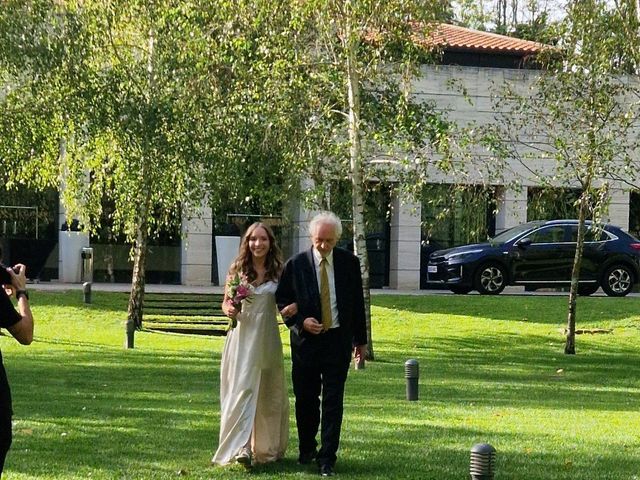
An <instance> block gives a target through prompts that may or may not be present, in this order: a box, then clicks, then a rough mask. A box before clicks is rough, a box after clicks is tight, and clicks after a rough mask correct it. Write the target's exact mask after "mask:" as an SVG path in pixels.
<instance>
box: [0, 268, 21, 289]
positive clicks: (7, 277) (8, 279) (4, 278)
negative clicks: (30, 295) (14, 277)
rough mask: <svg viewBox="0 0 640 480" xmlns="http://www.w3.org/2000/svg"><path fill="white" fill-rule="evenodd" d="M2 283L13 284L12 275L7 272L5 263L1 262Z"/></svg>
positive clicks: (0, 281) (0, 278)
mask: <svg viewBox="0 0 640 480" xmlns="http://www.w3.org/2000/svg"><path fill="white" fill-rule="evenodd" d="M13 271H14V272H15V273H18V272H16V270H15V269H13ZM0 285H11V275H10V274H9V272H7V266H6V265H5V264H4V263H0Z"/></svg>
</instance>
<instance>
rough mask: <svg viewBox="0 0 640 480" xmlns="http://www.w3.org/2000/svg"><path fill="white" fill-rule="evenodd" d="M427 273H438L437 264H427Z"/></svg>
mask: <svg viewBox="0 0 640 480" xmlns="http://www.w3.org/2000/svg"><path fill="white" fill-rule="evenodd" d="M427 273H438V266H437V265H427Z"/></svg>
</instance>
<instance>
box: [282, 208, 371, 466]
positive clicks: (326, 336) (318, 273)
mask: <svg viewBox="0 0 640 480" xmlns="http://www.w3.org/2000/svg"><path fill="white" fill-rule="evenodd" d="M309 233H310V234H311V241H312V244H313V246H312V248H311V249H310V250H308V251H306V252H302V253H299V254H297V255H295V256H294V257H292V258H291V259H289V261H288V262H287V263H286V265H285V267H284V272H283V273H282V277H281V278H280V283H279V285H278V290H277V292H276V300H277V302H278V306H279V307H280V308H282V307H283V306H286V305H289V304H291V303H294V302H295V303H297V305H298V312H297V314H295V315H294V316H292V317H289V318H287V319H286V325H287V326H288V327H289V329H290V331H291V356H292V363H293V366H292V374H291V376H292V380H293V391H294V393H295V396H296V403H295V409H296V423H297V426H298V442H299V443H298V448H299V457H298V461H299V463H301V464H308V463H311V462H312V461H313V460H314V459H315V460H316V462H317V464H318V466H319V468H320V475H322V476H323V477H328V476H332V475H333V474H334V471H333V468H334V465H335V462H336V458H337V457H336V452H337V451H338V445H339V443H340V429H341V426H342V412H343V397H344V384H345V381H346V379H347V373H348V371H349V364H350V362H351V353H352V352H354V353H355V356H356V359H362V358H364V356H365V355H366V349H367V345H366V344H367V331H366V324H365V313H364V298H363V294H362V277H361V274H360V264H359V262H358V259H357V257H355V256H354V255H353V254H351V253H350V252H348V251H346V250H343V249H340V248H336V243H337V242H338V240H339V238H340V235H341V233H342V224H341V222H340V219H339V218H338V217H337V216H336V215H335V214H333V213H331V212H322V213H320V214H318V215H316V216H315V217H314V218H313V219H312V220H311V223H310V226H309ZM320 395H322V403H321V402H320ZM321 407H322V417H321V415H320V411H321ZM320 418H322V426H321V434H320V440H321V444H320V449H319V450H318V442H317V441H316V436H317V433H318V427H319V426H320Z"/></svg>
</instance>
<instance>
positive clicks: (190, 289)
mask: <svg viewBox="0 0 640 480" xmlns="http://www.w3.org/2000/svg"><path fill="white" fill-rule="evenodd" d="M28 288H30V289H32V290H42V291H50V292H51V291H58V292H60V291H67V290H78V291H82V284H81V283H59V282H42V283H30V284H29V285H28ZM92 289H93V291H101V292H130V291H131V284H130V283H94V284H93V285H92ZM145 291H146V292H148V293H205V294H206V293H223V292H224V288H223V287H217V286H188V285H159V284H147V285H146V286H145ZM371 294H372V295H453V294H452V293H451V292H450V291H449V290H395V289H391V288H380V289H372V290H371ZM470 295H478V293H477V292H473V293H470ZM501 295H546V296H568V292H555V291H537V292H525V290H524V287H507V288H505V290H504V292H503V293H502V294H501ZM592 296H594V297H605V296H606V295H605V294H604V293H603V292H602V290H598V291H597V292H596V293H595V294H594V295H592ZM628 296H629V297H640V293H631V294H630V295H628Z"/></svg>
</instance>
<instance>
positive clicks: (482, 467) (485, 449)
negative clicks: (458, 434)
mask: <svg viewBox="0 0 640 480" xmlns="http://www.w3.org/2000/svg"><path fill="white" fill-rule="evenodd" d="M495 464H496V449H495V448H493V447H492V446H491V445H489V444H488V443H478V444H476V445H474V446H473V447H471V465H470V467H469V471H470V473H471V479H472V480H492V479H493V475H494V473H495V472H494V470H495Z"/></svg>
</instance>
